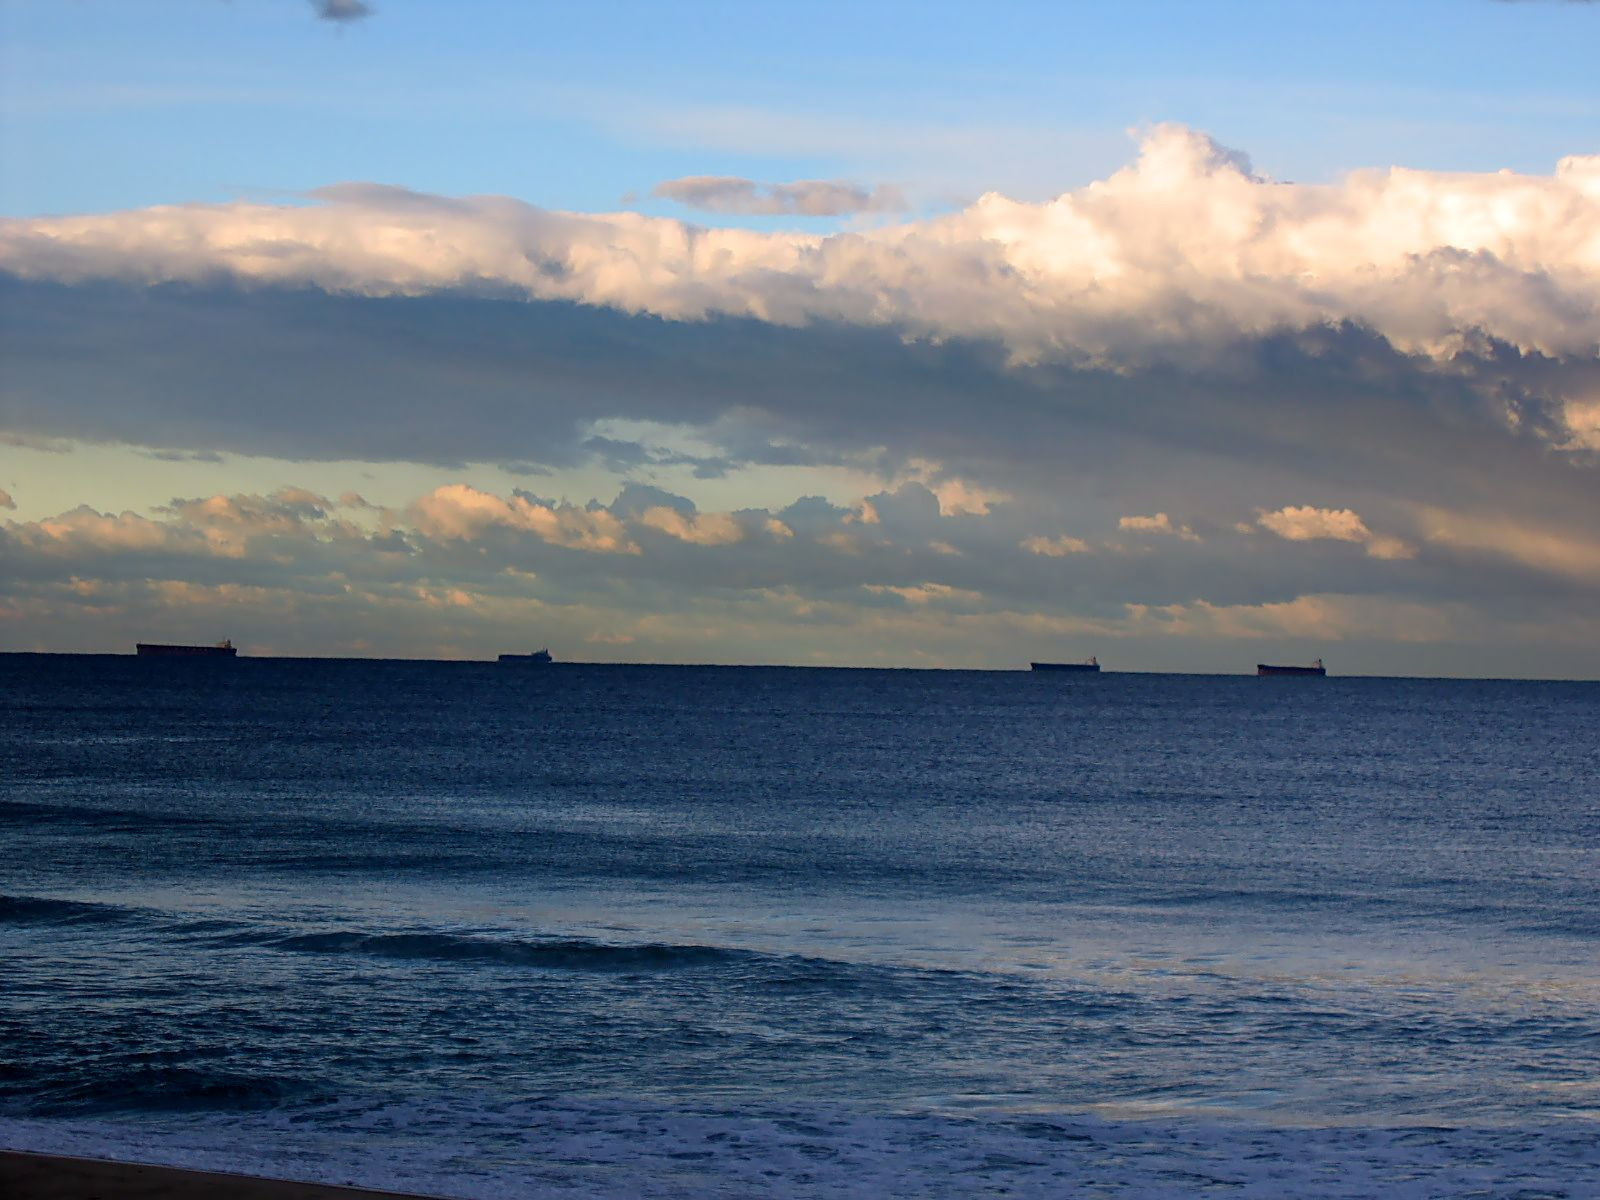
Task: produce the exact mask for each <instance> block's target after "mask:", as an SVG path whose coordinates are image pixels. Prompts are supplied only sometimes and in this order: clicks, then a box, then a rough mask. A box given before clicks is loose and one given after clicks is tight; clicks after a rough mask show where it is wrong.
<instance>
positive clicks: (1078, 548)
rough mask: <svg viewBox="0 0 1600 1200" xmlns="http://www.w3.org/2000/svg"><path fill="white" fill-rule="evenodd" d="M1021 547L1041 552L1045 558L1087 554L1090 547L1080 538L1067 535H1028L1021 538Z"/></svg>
mask: <svg viewBox="0 0 1600 1200" xmlns="http://www.w3.org/2000/svg"><path fill="white" fill-rule="evenodd" d="M1021 545H1022V548H1023V549H1024V550H1026V551H1027V552H1028V553H1029V554H1041V555H1043V556H1044V557H1045V558H1065V557H1066V556H1067V555H1069V554H1089V553H1091V552H1092V547H1091V546H1090V545H1089V543H1088V542H1086V541H1084V540H1083V539H1081V538H1075V537H1068V536H1067V535H1066V534H1062V535H1061V536H1060V537H1053V538H1047V537H1029V538H1023V539H1022V542H1021Z"/></svg>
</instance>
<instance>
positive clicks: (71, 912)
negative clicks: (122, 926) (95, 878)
mask: <svg viewBox="0 0 1600 1200" xmlns="http://www.w3.org/2000/svg"><path fill="white" fill-rule="evenodd" d="M136 915H137V914H136V913H135V912H134V910H133V909H130V908H123V907H121V906H120V905H116V904H93V903H90V902H88V901H84V900H56V899H52V898H51V897H48V896H4V895H0V925H111V924H116V923H118V922H121V921H128V920H132V919H134V917H135V916H136Z"/></svg>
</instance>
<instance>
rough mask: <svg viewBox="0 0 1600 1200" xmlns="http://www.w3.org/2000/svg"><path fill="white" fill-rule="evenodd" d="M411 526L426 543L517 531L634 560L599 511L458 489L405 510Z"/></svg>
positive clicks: (611, 520)
mask: <svg viewBox="0 0 1600 1200" xmlns="http://www.w3.org/2000/svg"><path fill="white" fill-rule="evenodd" d="M410 513H411V517H412V519H413V520H414V521H415V522H416V526H417V528H418V529H419V530H421V531H422V532H423V533H425V534H427V535H428V536H430V537H439V538H452V539H455V540H458V541H471V540H473V539H475V538H478V537H481V536H483V535H484V534H485V533H486V532H489V531H491V530H493V529H497V528H500V529H512V530H522V531H525V532H528V533H532V534H534V535H535V536H536V537H538V538H539V539H540V540H541V541H546V542H549V543H550V544H551V545H555V546H564V547H566V548H567V549H569V550H586V551H591V552H593V553H597V554H637V553H639V547H638V546H637V545H636V544H635V543H634V541H633V539H632V537H630V536H629V534H628V531H627V529H625V528H624V527H623V524H622V522H621V521H619V520H617V518H616V517H615V516H613V515H612V514H611V513H609V512H607V511H606V510H605V509H588V508H580V507H579V506H577V505H575V504H565V503H562V504H544V503H540V502H539V501H536V500H531V499H529V498H527V497H525V496H512V497H511V498H510V499H505V498H503V497H500V496H496V495H494V494H493V493H491V492H484V491H479V490H478V489H477V488H475V487H470V486H469V485H467V484H464V483H450V484H445V485H444V486H442V487H438V488H435V489H434V490H433V491H431V492H429V493H428V494H427V495H426V496H423V497H422V498H421V499H419V500H417V501H416V502H415V503H414V504H413V505H412V506H411V510H410Z"/></svg>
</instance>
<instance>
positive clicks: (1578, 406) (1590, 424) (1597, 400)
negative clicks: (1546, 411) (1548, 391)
mask: <svg viewBox="0 0 1600 1200" xmlns="http://www.w3.org/2000/svg"><path fill="white" fill-rule="evenodd" d="M1561 419H1562V421H1563V423H1564V424H1565V425H1566V427H1567V438H1566V441H1565V442H1563V443H1562V446H1561V448H1562V449H1563V450H1600V397H1592V398H1587V397H1586V398H1583V399H1572V400H1568V401H1566V403H1565V404H1563V405H1562V410H1561Z"/></svg>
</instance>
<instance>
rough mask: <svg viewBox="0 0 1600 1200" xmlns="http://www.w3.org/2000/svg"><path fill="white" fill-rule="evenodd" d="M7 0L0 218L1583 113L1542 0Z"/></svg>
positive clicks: (623, 180)
mask: <svg viewBox="0 0 1600 1200" xmlns="http://www.w3.org/2000/svg"><path fill="white" fill-rule="evenodd" d="M373 8H374V10H375V11H374V12H373V15H372V16H370V17H369V18H367V19H364V20H359V21H352V22H345V23H334V22H329V21H320V20H316V19H314V17H313V15H312V13H311V11H310V6H309V5H308V4H306V3H303V2H302V0H69V2H63V0H4V2H3V3H0V13H3V20H4V25H5V46H6V48H5V51H4V54H5V61H4V68H5V69H4V79H5V82H4V83H3V85H0V86H3V88H4V91H3V93H0V95H3V101H4V110H5V115H4V127H3V128H4V139H5V140H4V147H5V153H6V158H7V161H8V163H9V164H10V166H9V169H8V170H7V171H6V172H5V174H4V178H3V182H0V211H4V212H7V213H10V214H13V215H35V214H45V213H64V212H86V211H104V210H108V209H117V208H128V207H135V206H141V205H147V204H155V203H175V202H183V201H195V200H207V201H219V200H226V199H231V198H234V197H238V196H262V195H272V194H273V193H274V192H275V191H278V190H282V191H290V192H292V191H295V190H299V189H306V188H311V187H315V186H318V185H321V184H326V183H332V182H336V181H339V180H345V179H363V180H378V181H383V182H388V183H395V184H403V185H405V186H407V187H412V188H416V189H419V190H423V191H432V192H441V193H447V194H462V193H503V194H507V195H514V196H519V197H522V198H524V199H528V200H532V201H534V202H536V203H539V204H542V205H545V206H549V207H557V208H576V209H584V210H600V209H607V208H612V207H616V206H618V205H619V204H620V203H621V202H622V198H623V197H624V196H626V195H628V194H630V193H633V194H635V195H637V196H641V197H643V200H642V201H640V202H639V207H642V208H643V209H645V210H646V211H661V212H667V211H671V207H670V205H667V204H666V203H664V202H659V201H652V200H650V199H649V197H648V192H649V189H650V188H651V186H652V185H654V184H655V183H656V182H658V181H659V180H662V179H667V178H672V177H675V176H681V175H690V174H696V175H704V174H726V175H739V176H749V177H754V178H778V179H789V178H814V177H833V176H840V175H842V176H848V177H852V178H859V177H866V176H871V177H877V176H883V177H887V178H892V179H893V180H895V181H898V182H900V183H902V184H903V185H905V186H906V187H908V188H909V189H910V190H911V191H912V192H913V196H914V199H915V200H916V201H917V202H918V203H920V204H924V205H929V206H938V205H941V204H948V203H950V202H952V201H960V200H966V199H970V198H971V197H972V196H974V195H976V194H978V193H980V192H982V191H985V190H989V189H991V188H999V189H1000V190H1004V191H1007V192H1008V193H1010V194H1015V195H1019V196H1023V197H1027V198H1043V197H1045V196H1048V195H1052V194H1054V193H1055V192H1057V191H1061V190H1064V189H1066V188H1069V187H1075V186H1079V185H1081V184H1083V183H1086V182H1088V181H1089V180H1091V179H1094V178H1098V177H1100V176H1102V175H1104V174H1105V173H1107V172H1108V171H1109V170H1111V169H1114V168H1115V167H1116V166H1118V165H1120V164H1121V163H1122V162H1123V161H1125V160H1126V158H1127V156H1128V152H1129V141H1128V138H1127V132H1126V131H1128V130H1129V129H1134V128H1138V127H1142V126H1146V125H1149V124H1151V123H1154V122H1160V121H1175V122H1178V123H1181V124H1185V125H1190V126H1193V127H1195V128H1200V129H1204V130H1206V131H1207V132H1209V133H1211V134H1212V135H1213V136H1215V137H1217V138H1218V139H1219V140H1221V141H1223V142H1224V143H1226V144H1228V145H1232V146H1240V147H1245V148H1248V149H1249V151H1250V153H1251V154H1252V155H1253V157H1254V159H1255V160H1256V162H1257V165H1258V166H1259V168H1260V169H1262V170H1264V171H1266V172H1267V173H1269V174H1271V175H1273V176H1274V177H1276V178H1285V179H1302V180H1325V179H1328V178H1331V177H1334V176H1336V175H1337V174H1339V173H1340V172H1342V171H1345V170H1348V169H1351V168H1354V167H1362V166H1389V165H1393V164H1405V165H1408V166H1412V167H1419V168H1426V169H1433V170H1468V171H1483V170H1495V169H1498V168H1501V167H1507V168H1510V169H1513V170H1519V171H1536V170H1548V169H1549V167H1550V165H1551V164H1552V163H1553V162H1554V161H1555V159H1556V158H1558V157H1559V156H1560V155H1562V154H1565V153H1570V152H1572V148H1573V146H1574V145H1581V144H1584V143H1585V142H1586V141H1592V138H1593V134H1594V131H1595V129H1596V128H1597V126H1600V95H1597V89H1596V87H1595V85H1594V82H1593V75H1594V68H1593V60H1594V48H1595V44H1596V34H1597V25H1600V12H1597V11H1596V10H1595V8H1594V6H1591V5H1585V4H1566V3H1537V2H1535V3H1500V2H1495V0H1482V2H1479V0H1432V2H1424V0H1416V2H1411V3H1405V4H1393V3H1368V2H1363V0H1352V2H1346V3H1340V4H1338V5H1332V6H1328V5H1307V4H1294V3H1242V2H1240V0H1233V2H1231V3H1230V2H1223V0H1216V2H1208V3H1195V2H1192V0H1189V2H1185V0H1165V2H1163V0H1135V2H1133V3H1127V4H1020V3H1013V4H990V5H975V4H954V3H944V4H941V3H916V4H909V3H906V4H902V3H870V4H863V3H860V2H855V3H844V4H838V3H807V4H770V5H769V4H748V3H737V4H735V3H726V4H711V3H704V4H685V5H661V4H646V3H609V4H592V5H582V4H539V3H527V2H501V0H470V2H468V3H439V2H437V0H379V2H377V3H375V4H374V5H373Z"/></svg>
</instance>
